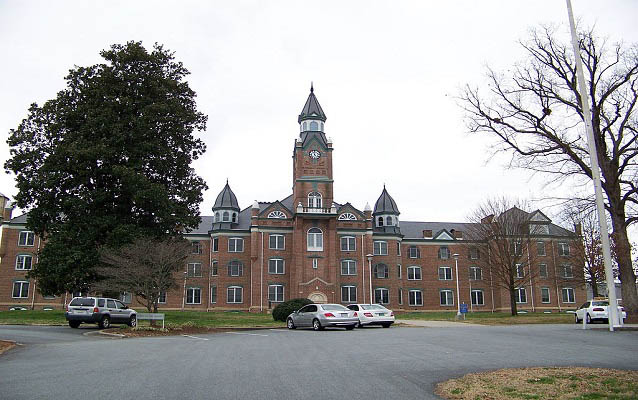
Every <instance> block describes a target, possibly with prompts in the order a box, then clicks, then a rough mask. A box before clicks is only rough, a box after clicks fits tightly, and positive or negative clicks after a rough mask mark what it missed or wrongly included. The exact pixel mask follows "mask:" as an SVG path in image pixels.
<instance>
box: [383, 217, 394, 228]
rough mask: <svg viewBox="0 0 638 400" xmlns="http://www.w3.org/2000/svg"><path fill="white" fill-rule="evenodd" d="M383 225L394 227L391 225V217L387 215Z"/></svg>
mask: <svg viewBox="0 0 638 400" xmlns="http://www.w3.org/2000/svg"><path fill="white" fill-rule="evenodd" d="M385 224H386V225H387V226H392V225H394V224H393V223H392V217H391V216H389V215H388V216H387V217H386V218H385Z"/></svg>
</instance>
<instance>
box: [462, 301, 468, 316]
mask: <svg viewBox="0 0 638 400" xmlns="http://www.w3.org/2000/svg"><path fill="white" fill-rule="evenodd" d="M461 313H462V314H465V313H467V304H465V303H461Z"/></svg>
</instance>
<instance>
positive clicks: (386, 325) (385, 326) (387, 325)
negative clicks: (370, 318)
mask: <svg viewBox="0 0 638 400" xmlns="http://www.w3.org/2000/svg"><path fill="white" fill-rule="evenodd" d="M381 326H382V327H384V328H389V327H390V324H383V325H381Z"/></svg>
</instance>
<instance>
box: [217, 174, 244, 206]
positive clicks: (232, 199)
mask: <svg viewBox="0 0 638 400" xmlns="http://www.w3.org/2000/svg"><path fill="white" fill-rule="evenodd" d="M222 208H223V209H230V210H237V211H239V203H237V197H236V196H235V193H233V191H232V190H231V188H230V185H229V184H228V179H227V180H226V186H224V189H222V191H221V192H219V194H218V195H217V200H215V205H214V206H213V210H217V209H222Z"/></svg>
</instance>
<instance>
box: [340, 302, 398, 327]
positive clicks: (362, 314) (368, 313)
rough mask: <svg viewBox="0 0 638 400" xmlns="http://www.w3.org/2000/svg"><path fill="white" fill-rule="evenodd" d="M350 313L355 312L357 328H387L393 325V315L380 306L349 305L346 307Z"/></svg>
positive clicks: (390, 311)
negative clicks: (368, 326)
mask: <svg viewBox="0 0 638 400" xmlns="http://www.w3.org/2000/svg"><path fill="white" fill-rule="evenodd" d="M347 307H348V308H349V309H351V310H352V311H356V315H357V317H358V318H359V324H358V325H357V327H358V328H361V327H363V326H364V325H381V326H382V327H384V328H389V327H390V325H392V324H394V313H393V312H392V310H388V309H387V308H385V307H383V306H382V305H380V304H349V305H348V306H347Z"/></svg>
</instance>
